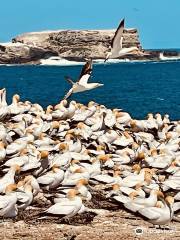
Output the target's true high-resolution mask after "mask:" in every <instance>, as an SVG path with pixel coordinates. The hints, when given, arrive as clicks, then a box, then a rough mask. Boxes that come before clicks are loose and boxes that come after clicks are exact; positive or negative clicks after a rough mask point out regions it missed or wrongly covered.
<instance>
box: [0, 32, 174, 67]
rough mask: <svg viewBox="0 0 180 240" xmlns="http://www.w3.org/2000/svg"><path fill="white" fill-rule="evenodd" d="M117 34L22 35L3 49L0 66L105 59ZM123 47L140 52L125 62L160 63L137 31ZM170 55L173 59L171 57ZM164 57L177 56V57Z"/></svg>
mask: <svg viewBox="0 0 180 240" xmlns="http://www.w3.org/2000/svg"><path fill="white" fill-rule="evenodd" d="M114 33H115V30H59V31H46V32H32V33H25V34H22V35H19V36H17V37H15V38H13V39H12V43H10V44H2V45H0V64H12V63H15V64H21V63H23V64H25V63H27V64H28V63H30V64H31V63H34V64H38V63H39V60H40V59H46V58H49V57H51V56H59V57H62V58H66V59H68V60H76V61H82V60H85V59H86V58H93V59H100V58H105V56H106V54H107V51H109V46H110V43H111V39H112V38H113V35H114ZM123 37H124V38H123V46H124V47H131V46H136V47H138V49H139V51H137V53H135V54H129V55H128V56H127V55H126V56H124V57H122V58H128V59H130V60H159V54H160V51H144V50H143V49H142V46H141V43H140V41H139V35H138V30H137V29H125V30H124V33H123ZM168 54H169V55H168ZM168 54H167V53H164V56H166V55H167V56H176V53H174V52H173V53H172V54H171V53H168Z"/></svg>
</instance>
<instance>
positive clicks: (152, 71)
mask: <svg viewBox="0 0 180 240" xmlns="http://www.w3.org/2000/svg"><path fill="white" fill-rule="evenodd" d="M81 68H82V66H65V67H64V66H0V88H4V87H5V88H6V89H7V98H8V102H9V103H10V102H11V98H12V96H13V94H15V93H17V94H19V95H20V96H21V100H22V101H24V100H29V101H31V102H32V103H39V104H41V105H42V106H43V107H46V106H47V105H49V104H51V105H54V104H57V103H58V102H59V101H60V100H61V99H62V98H63V97H64V95H65V93H66V92H67V91H68V89H69V87H70V85H69V83H68V82H66V80H64V76H65V75H68V76H71V77H72V79H74V80H76V79H77V78H78V75H79V73H80V71H81ZM90 81H91V82H100V83H104V86H103V87H101V88H98V89H95V90H91V91H87V92H84V93H77V94H74V95H72V97H71V99H73V100H76V101H78V102H81V103H85V104H86V103H88V102H89V101H91V100H93V101H96V102H98V103H100V104H104V105H106V106H107V107H109V108H121V109H123V110H124V111H127V112H129V113H130V114H131V115H132V117H134V118H137V119H141V118H145V117H146V115H147V114H148V113H149V112H152V113H157V112H159V113H161V114H166V113H168V114H169V115H170V119H172V120H179V119H180V62H179V61H169V62H125V63H114V64H95V65H94V68H93V74H92V77H91V80H90Z"/></svg>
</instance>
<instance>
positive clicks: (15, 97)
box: [13, 94, 20, 103]
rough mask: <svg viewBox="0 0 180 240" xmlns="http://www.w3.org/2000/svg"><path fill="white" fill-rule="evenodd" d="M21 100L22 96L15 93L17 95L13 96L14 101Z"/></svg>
mask: <svg viewBox="0 0 180 240" xmlns="http://www.w3.org/2000/svg"><path fill="white" fill-rule="evenodd" d="M19 100H20V96H19V95H18V94H15V95H14V96H13V103H18V102H19Z"/></svg>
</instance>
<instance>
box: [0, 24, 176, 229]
mask: <svg viewBox="0 0 180 240" xmlns="http://www.w3.org/2000/svg"><path fill="white" fill-rule="evenodd" d="M123 23H124V22H123ZM121 27H122V22H121V24H120V27H119V28H118V29H120V31H121V34H122V29H121ZM117 32H118V31H117ZM117 32H116V36H118V39H121V36H119V35H118V33H117ZM116 40H117V39H115V38H114V39H113V41H115V42H117V41H116ZM121 43H122V39H121ZM114 46H115V45H113V46H112V49H111V51H112V52H113V54H114V55H116V54H115V52H114V50H113V47H114ZM116 49H119V48H116ZM118 51H119V50H118ZM120 51H121V52H122V49H121V50H120ZM109 57H110V54H108V57H107V58H109ZM91 64H92V63H91V61H90V62H87V64H86V65H85V66H84V67H83V70H82V72H81V75H80V80H79V81H78V82H76V83H74V82H72V80H71V79H69V78H67V79H68V80H69V81H70V83H71V84H72V85H73V86H72V89H71V91H70V94H72V93H73V90H74V89H75V90H74V92H80V91H85V90H90V88H89V89H88V87H87V85H88V83H87V81H88V79H89V76H90V74H91V70H92V65H91ZM70 94H68V96H67V95H66V96H65V99H63V100H62V101H60V103H59V104H57V105H56V106H51V105H50V106H48V107H47V108H46V109H43V108H42V107H41V106H40V105H39V104H37V103H36V104H33V103H31V102H29V101H25V102H22V101H20V97H19V95H17V94H15V95H14V96H13V99H12V103H11V104H10V105H8V104H7V102H6V89H1V90H0V166H1V171H0V174H1V178H0V193H1V195H0V216H1V217H3V218H14V217H16V216H18V212H19V211H20V210H27V209H29V208H32V206H33V208H34V209H35V208H36V207H35V204H34V202H35V201H37V199H43V201H44V203H45V205H46V202H48V204H49V205H50V206H48V207H47V208H46V209H45V210H44V209H43V210H42V211H41V212H40V214H38V215H37V218H41V219H44V218H46V217H49V215H55V216H59V217H60V218H68V219H70V218H71V217H73V216H75V215H76V214H80V213H83V212H91V211H92V212H95V213H96V214H99V213H100V212H101V211H99V210H98V209H91V208H89V207H88V206H89V203H90V202H91V201H92V199H93V193H94V192H95V191H101V192H102V193H103V195H104V197H105V198H106V200H107V202H109V201H111V202H112V201H113V202H114V203H115V204H117V206H118V207H119V209H122V208H124V209H127V210H128V211H129V210H130V211H131V212H133V214H135V215H136V214H139V215H141V216H142V217H143V218H144V219H146V220H147V221H149V222H150V223H152V224H154V225H166V224H168V223H169V222H170V221H171V220H172V219H176V221H179V216H178V211H179V209H180V192H179V190H180V151H179V144H180V122H179V121H171V120H170V119H169V116H168V115H164V116H161V115H160V114H158V113H157V114H155V115H153V114H151V113H150V114H148V116H147V118H146V119H144V120H137V119H133V118H132V117H131V116H130V114H128V113H127V112H124V111H123V110H121V109H108V108H106V107H105V106H104V105H100V104H98V103H95V102H93V101H90V102H89V103H88V104H87V105H83V104H81V103H77V102H75V101H70V102H68V101H67V98H68V97H69V96H70ZM24 214H26V211H24ZM101 214H102V212H101Z"/></svg>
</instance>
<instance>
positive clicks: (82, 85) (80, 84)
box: [64, 60, 103, 99]
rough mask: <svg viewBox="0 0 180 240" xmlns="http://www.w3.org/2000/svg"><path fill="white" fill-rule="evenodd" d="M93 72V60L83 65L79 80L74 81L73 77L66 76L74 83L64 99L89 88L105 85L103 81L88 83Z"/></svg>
mask: <svg viewBox="0 0 180 240" xmlns="http://www.w3.org/2000/svg"><path fill="white" fill-rule="evenodd" d="M91 72H92V60H90V61H88V62H86V64H85V65H84V66H83V68H82V71H81V74H80V76H79V80H78V81H77V82H73V81H72V80H71V78H69V77H66V80H67V81H68V82H70V83H71V84H72V88H71V89H70V90H69V91H68V93H67V94H66V95H65V97H64V99H67V98H69V97H70V96H71V94H73V93H78V92H84V91H87V90H91V89H94V88H97V87H100V86H103V84H101V83H88V80H89V78H90V76H91Z"/></svg>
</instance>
